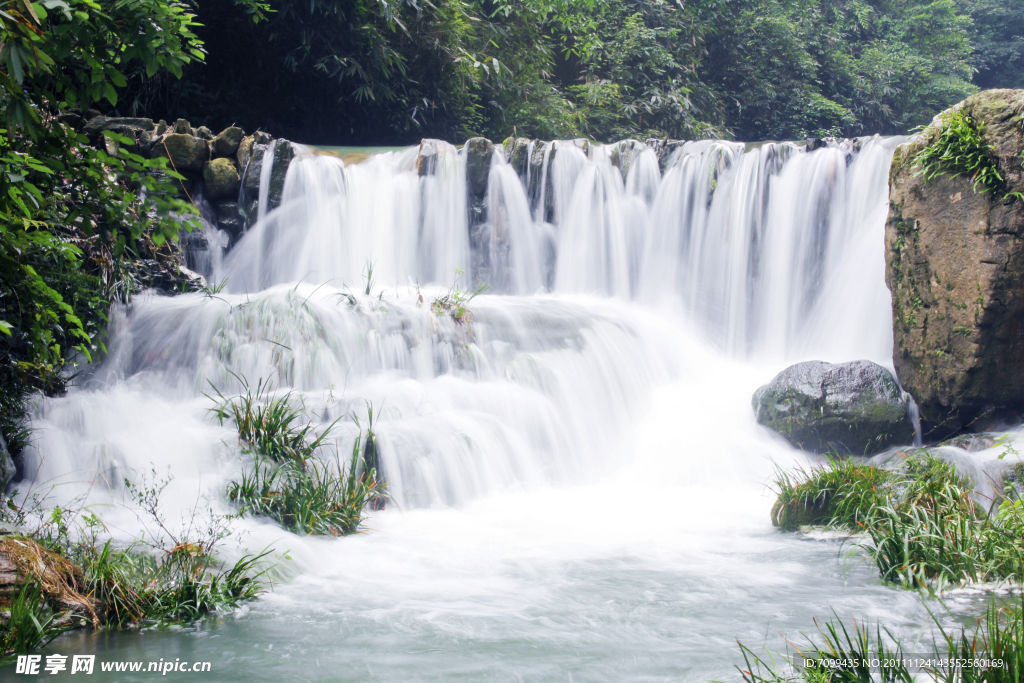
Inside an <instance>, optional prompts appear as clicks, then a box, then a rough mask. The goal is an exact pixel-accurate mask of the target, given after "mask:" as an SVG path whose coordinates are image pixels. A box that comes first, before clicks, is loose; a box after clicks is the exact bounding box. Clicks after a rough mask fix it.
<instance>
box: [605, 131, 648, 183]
mask: <svg viewBox="0 0 1024 683" xmlns="http://www.w3.org/2000/svg"><path fill="white" fill-rule="evenodd" d="M643 148H644V145H643V144H641V143H640V142H639V141H638V140H622V141H620V142H617V143H615V144H614V145H613V146H612V150H611V152H609V154H608V160H609V161H611V163H612V166H614V167H615V168H617V169H619V173H621V174H622V180H623V181H625V180H626V176H628V175H629V168H630V166H632V164H633V156H634V155H635V154H636V153H637V152H640V151H641V150H642V149H643Z"/></svg>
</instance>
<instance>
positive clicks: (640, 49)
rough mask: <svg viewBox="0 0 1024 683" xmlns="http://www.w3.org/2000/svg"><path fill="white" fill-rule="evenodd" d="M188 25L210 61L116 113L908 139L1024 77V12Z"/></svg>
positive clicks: (286, 131) (569, 0)
mask: <svg viewBox="0 0 1024 683" xmlns="http://www.w3.org/2000/svg"><path fill="white" fill-rule="evenodd" d="M192 11H194V12H195V14H196V16H197V19H196V21H197V23H198V25H197V26H195V28H194V30H195V32H196V35H197V36H199V37H200V38H201V39H202V40H203V41H204V43H205V50H206V59H205V61H204V62H203V63H198V62H193V63H191V64H187V65H185V66H184V69H183V77H182V78H181V79H180V80H179V79H176V78H174V77H173V75H172V74H171V73H168V74H166V75H164V76H162V77H157V78H155V79H154V78H138V79H135V80H133V81H132V82H131V83H130V84H129V87H128V95H127V96H128V97H129V101H128V102H126V103H125V104H124V105H119V108H120V110H121V111H125V112H140V113H141V112H145V113H146V115H155V116H161V117H164V118H166V119H167V120H172V119H174V118H177V117H185V118H189V119H190V120H192V121H199V122H203V123H207V124H209V125H210V127H211V128H219V127H221V126H225V125H228V124H230V123H233V122H237V123H239V124H240V125H243V127H246V128H247V129H252V128H256V127H262V128H263V129H265V130H268V131H269V132H271V133H274V134H276V135H282V136H285V137H289V138H292V139H296V140H299V141H304V142H319V143H332V144H360V145H363V144H406V143H411V142H415V141H416V140H418V139H419V138H420V137H425V136H431V137H443V138H447V139H449V140H453V141H456V142H459V141H461V140H462V139H465V138H467V137H471V136H475V135H485V136H488V137H491V138H494V139H502V138H504V137H506V136H507V135H510V134H512V133H513V132H515V133H516V134H518V135H525V136H537V137H545V138H552V137H571V136H580V135H581V136H586V137H591V138H594V139H597V140H601V141H608V140H611V139H615V138H622V137H641V138H642V137H651V136H653V137H668V138H695V137H710V136H726V137H735V138H739V139H743V140H763V139H791V138H801V137H804V136H806V135H814V134H826V133H833V134H841V135H861V134H870V133H890V134H891V133H904V132H907V131H908V130H910V129H912V128H914V127H916V126H918V125H921V124H923V123H926V122H927V121H928V120H929V119H930V118H931V116H933V115H934V114H935V113H936V112H937V111H939V110H941V109H942V108H944V107H946V106H949V105H950V104H952V103H953V102H956V101H957V100H959V99H962V98H963V97H965V96H966V95H968V94H970V93H971V92H972V91H973V90H974V89H976V85H982V86H984V87H996V86H1013V85H1020V84H1021V83H1022V81H1024V77H1022V75H1024V59H1022V56H1021V55H1022V50H1024V43H1022V42H1021V41H1022V40H1024V38H1022V37H1021V35H1022V28H1024V25H1022V24H1021V22H1022V21H1024V18H1022V17H1024V0H687V1H684V0H675V1H672V0H302V1H301V2H299V1H297V0H267V2H266V3H265V4H262V5H252V4H241V5H240V4H239V3H237V2H236V1H235V0H207V1H206V2H203V3H201V4H198V5H195V6H193V7H192ZM253 18H256V19H258V20H259V21H257V22H254V21H253ZM972 80H973V81H975V82H976V83H975V82H972Z"/></svg>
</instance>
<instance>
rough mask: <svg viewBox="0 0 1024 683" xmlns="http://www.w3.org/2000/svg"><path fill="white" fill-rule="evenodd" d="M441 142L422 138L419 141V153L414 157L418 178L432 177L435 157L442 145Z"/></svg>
mask: <svg viewBox="0 0 1024 683" xmlns="http://www.w3.org/2000/svg"><path fill="white" fill-rule="evenodd" d="M444 144H445V143H444V142H442V141H441V140H433V139H431V138H423V139H422V140H421V141H420V151H419V154H417V155H416V173H417V174H418V175H419V176H420V177H423V176H427V175H433V174H434V171H435V170H436V169H437V155H438V153H439V150H440V148H441V146H442V145H444Z"/></svg>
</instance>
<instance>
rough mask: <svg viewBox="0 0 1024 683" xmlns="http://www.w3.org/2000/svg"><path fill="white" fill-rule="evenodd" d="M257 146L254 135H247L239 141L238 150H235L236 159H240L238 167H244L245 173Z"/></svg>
mask: <svg viewBox="0 0 1024 683" xmlns="http://www.w3.org/2000/svg"><path fill="white" fill-rule="evenodd" d="M255 146H256V138H254V137H253V136H252V135H247V136H246V137H244V138H242V140H241V142H239V143H238V150H237V151H236V152H235V159H237V160H238V168H240V169H242V173H245V168H246V166H248V165H249V160H250V159H251V158H252V152H253V148H254V147H255Z"/></svg>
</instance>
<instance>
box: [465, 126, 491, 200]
mask: <svg viewBox="0 0 1024 683" xmlns="http://www.w3.org/2000/svg"><path fill="white" fill-rule="evenodd" d="M465 150H466V188H467V190H468V191H469V197H470V201H483V198H484V196H485V195H486V194H487V178H488V177H489V176H490V174H491V157H492V156H494V143H493V142H491V141H490V140H488V139H487V138H470V139H469V140H466V146H465Z"/></svg>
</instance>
